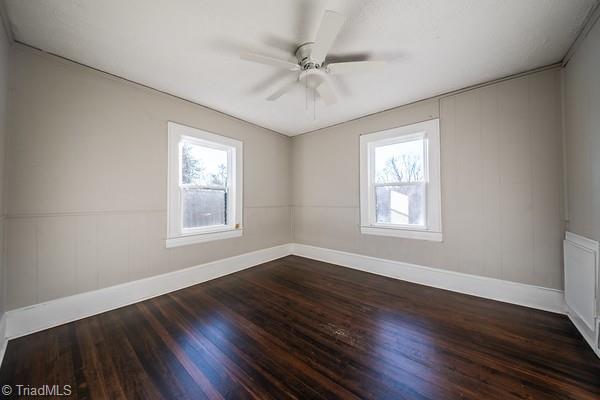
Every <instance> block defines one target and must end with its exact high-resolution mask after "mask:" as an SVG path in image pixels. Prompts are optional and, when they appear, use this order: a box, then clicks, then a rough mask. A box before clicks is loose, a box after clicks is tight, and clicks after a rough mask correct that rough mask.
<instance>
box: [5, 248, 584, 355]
mask: <svg viewBox="0 0 600 400" xmlns="http://www.w3.org/2000/svg"><path fill="white" fill-rule="evenodd" d="M290 254H295V255H298V256H302V257H307V258H311V259H315V260H319V261H324V262H329V263H332V264H337V265H340V266H344V267H348V268H353V269H357V270H361V271H365V272H370V273H374V274H378V275H383V276H387V277H391V278H395V279H400V280H404V281H408V282H414V283H418V284H422V285H427V286H432V287H437V288H441V289H446V290H451V291H454V292H458V293H465V294H469V295H474V296H479V297H483V298H487V299H492V300H498V301H503V302H506V303H513V304H518V305H522V306H526V307H531V308H536V309H540V310H545V311H551V312H557V313H561V314H564V313H565V305H564V297H563V292H562V291H561V290H556V289H550V288H544V287H538V286H532V285H526V284H522V283H516V282H509V281H503V280H499V279H493V278H486V277H481V276H476V275H469V274H463V273H459V272H453V271H446V270H441V269H436V268H430V267H425V266H420V265H415V264H409V263H404V262H400V261H393V260H385V259H381V258H376V257H369V256H364V255H360V254H354V253H348V252H344V251H339V250H332V249H325V248H320V247H314V246H308V245H304V244H296V243H289V244H283V245H280V246H276V247H271V248H267V249H261V250H257V251H253V252H250V253H245V254H241V255H238V256H234V257H230V258H225V259H222V260H217V261H213V262H209V263H206V264H201V265H197V266H194V267H190V268H186V269H183V270H179V271H174V272H170V273H167V274H163V275H157V276H153V277H149V278H145V279H141V280H137V281H133V282H128V283H124V284H122V285H117V286H111V287H108V288H104V289H99V290H95V291H92V292H86V293H80V294H76V295H73V296H69V297H63V298H60V299H56V300H51V301H48V302H45V303H40V304H36V305H32V306H28V307H23V308H19V309H16V310H11V311H8V312H6V313H5V314H4V316H3V317H2V319H0V339H2V338H3V341H2V342H1V343H0V344H1V345H3V347H0V350H1V351H4V349H5V347H6V342H7V340H8V339H14V338H17V337H20V336H24V335H28V334H30V333H34V332H38V331H41V330H44V329H48V328H52V327H54V326H58V325H62V324H65V323H68V322H72V321H75V320H78V319H82V318H86V317H89V316H92V315H96V314H99V313H103V312H106V311H110V310H114V309H116V308H120V307H123V306H126V305H130V304H133V303H137V302H140V301H143V300H146V299H149V298H152V297H156V296H160V295H162V294H166V293H169V292H173V291H175V290H179V289H183V288H186V287H189V286H192V285H196V284H198V283H202V282H206V281H208V280H211V279H215V278H219V277H221V276H224V275H228V274H231V273H234V272H237V271H241V270H243V269H246V268H249V267H253V266H255V265H259V264H262V263H265V262H268V261H272V260H275V259H278V258H281V257H285V256H287V255H290ZM574 323H575V322H574ZM3 331H4V334H2V332H3ZM586 340H587V338H586ZM0 361H1V360H0Z"/></svg>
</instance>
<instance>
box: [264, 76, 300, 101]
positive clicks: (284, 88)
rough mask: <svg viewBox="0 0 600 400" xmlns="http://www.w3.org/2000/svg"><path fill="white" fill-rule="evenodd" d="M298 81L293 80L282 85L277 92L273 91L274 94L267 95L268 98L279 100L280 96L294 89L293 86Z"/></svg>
mask: <svg viewBox="0 0 600 400" xmlns="http://www.w3.org/2000/svg"><path fill="white" fill-rule="evenodd" d="M297 82H298V81H297V80H293V81H291V82H288V83H286V84H285V85H283V86H282V87H280V88H279V89H278V90H277V91H276V92H275V93H273V94H272V95H270V96H269V97H267V100H269V101H274V100H277V99H278V98H280V97H281V96H283V95H284V94H286V93H287V92H289V91H290V90H292V88H293V87H294V86H295V85H296V83H297Z"/></svg>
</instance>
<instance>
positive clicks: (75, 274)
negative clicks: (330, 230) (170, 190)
mask: <svg viewBox="0 0 600 400" xmlns="http://www.w3.org/2000/svg"><path fill="white" fill-rule="evenodd" d="M11 73H12V78H11V90H12V99H11V104H10V119H9V139H8V140H9V143H8V146H9V148H10V151H9V154H8V160H7V161H8V162H7V175H8V183H7V185H8V195H7V197H6V199H7V220H6V224H7V235H8V236H7V275H8V278H7V279H8V282H10V284H9V285H8V287H7V289H8V290H7V306H8V308H9V309H13V308H17V307H22V306H26V305H30V304H34V303H38V302H43V301H46V300H50V299H54V298H58V297H62V296H68V295H71V294H75V293H78V292H83V291H88V290H93V289H98V288H102V287H106V286H110V285H114V284H119V283H123V282H127V281H131V280H135V279H139V278H143V277H147V276H151V275H156V274H160V273H164V272H168V271H172V270H176V269H180V268H185V267H189V266H193V265H197V264H201V263H204V262H208V261H212V260H216V259H221V258H225V257H229V256H233V255H237V254H241V253H246V252H249V251H252V250H257V249H261V248H267V247H271V246H275V245H279V244H283V243H288V242H290V240H291V237H290V234H291V232H290V225H291V222H290V214H291V213H290V207H289V206H290V192H291V188H290V186H289V185H290V182H289V181H290V180H289V174H290V169H289V167H290V159H291V140H290V139H289V138H287V137H284V136H282V135H279V134H277V133H274V132H271V131H268V130H266V129H263V128H259V127H257V126H254V125H251V124H248V123H245V122H243V121H240V120H237V119H234V118H231V117H228V116H226V115H223V114H220V113H218V112H216V111H213V110H210V109H207V108H204V107H200V106H198V105H194V104H192V103H189V102H186V101H183V100H178V99H176V98H174V97H171V96H168V95H164V94H161V93H158V92H156V91H153V90H150V89H147V88H143V87H141V86H138V85H135V84H131V83H127V82H125V81H123V80H121V79H117V78H113V77H110V76H108V75H105V74H102V73H99V72H96V71H93V70H91V69H88V68H85V67H82V66H79V65H76V64H74V63H71V62H67V61H64V60H61V59H58V58H55V57H52V56H48V55H44V54H41V53H38V52H36V51H34V50H31V49H29V48H26V47H23V46H20V45H16V46H15V48H14V56H13V57H12V58H11ZM168 120H172V121H176V122H180V123H183V124H186V125H190V126H193V127H197V128H200V129H205V130H208V131H211V132H215V133H219V134H223V135H226V136H230V137H233V138H235V139H239V140H242V141H243V142H244V228H245V230H244V236H243V237H242V238H236V239H228V240H221V241H215V242H210V243H205V244H199V245H191V246H184V247H178V248H173V249H166V248H165V243H164V239H165V236H166V230H167V228H166V202H167V191H166V190H167V121H168Z"/></svg>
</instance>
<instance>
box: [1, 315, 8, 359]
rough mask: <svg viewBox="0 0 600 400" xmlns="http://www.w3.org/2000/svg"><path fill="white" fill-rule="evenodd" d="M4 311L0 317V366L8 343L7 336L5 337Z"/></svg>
mask: <svg viewBox="0 0 600 400" xmlns="http://www.w3.org/2000/svg"><path fill="white" fill-rule="evenodd" d="M6 320H7V318H6V313H4V314H2V318H0V366H1V365H2V360H4V353H5V352H6V346H7V345H8V338H7V337H6V324H7V322H6Z"/></svg>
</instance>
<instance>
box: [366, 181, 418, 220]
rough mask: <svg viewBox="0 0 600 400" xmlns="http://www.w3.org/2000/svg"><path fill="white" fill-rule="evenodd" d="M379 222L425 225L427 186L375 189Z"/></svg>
mask: <svg viewBox="0 0 600 400" xmlns="http://www.w3.org/2000/svg"><path fill="white" fill-rule="evenodd" d="M375 207H376V211H377V222H379V223H387V224H399V225H420V226H424V225H425V213H426V211H425V210H426V208H425V207H426V201H425V184H415V185H405V186H378V187H376V188H375Z"/></svg>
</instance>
